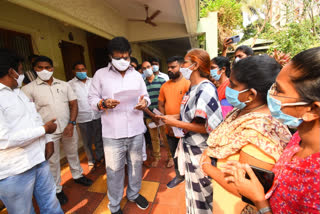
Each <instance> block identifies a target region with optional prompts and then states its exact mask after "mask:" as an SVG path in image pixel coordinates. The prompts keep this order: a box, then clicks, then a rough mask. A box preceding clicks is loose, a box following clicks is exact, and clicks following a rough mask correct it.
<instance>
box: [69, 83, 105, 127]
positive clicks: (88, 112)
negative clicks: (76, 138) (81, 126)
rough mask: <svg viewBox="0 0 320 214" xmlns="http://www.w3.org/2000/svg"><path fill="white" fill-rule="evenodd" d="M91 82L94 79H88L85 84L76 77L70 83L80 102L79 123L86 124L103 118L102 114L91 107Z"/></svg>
mask: <svg viewBox="0 0 320 214" xmlns="http://www.w3.org/2000/svg"><path fill="white" fill-rule="evenodd" d="M91 80H92V78H89V77H87V80H86V82H85V83H83V82H82V81H81V80H79V79H78V78H77V77H74V78H73V79H72V80H70V81H69V82H68V83H69V84H70V86H71V88H72V89H73V91H74V93H75V94H76V96H77V100H78V116H77V122H78V123H86V122H89V121H92V120H97V119H99V118H100V117H101V115H100V112H97V111H94V110H93V109H92V108H91V106H90V105H89V101H88V92H89V88H90V86H91Z"/></svg>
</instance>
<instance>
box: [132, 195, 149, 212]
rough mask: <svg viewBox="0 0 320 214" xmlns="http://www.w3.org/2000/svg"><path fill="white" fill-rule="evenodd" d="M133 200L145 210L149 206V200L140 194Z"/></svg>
mask: <svg viewBox="0 0 320 214" xmlns="http://www.w3.org/2000/svg"><path fill="white" fill-rule="evenodd" d="M130 201H131V200H130ZM131 202H135V203H136V205H137V206H138V207H139V208H140V209H142V210H145V209H147V208H148V207H149V202H148V201H147V199H146V198H145V197H143V196H142V195H140V194H139V196H138V197H137V198H136V199H135V200H133V201H131Z"/></svg>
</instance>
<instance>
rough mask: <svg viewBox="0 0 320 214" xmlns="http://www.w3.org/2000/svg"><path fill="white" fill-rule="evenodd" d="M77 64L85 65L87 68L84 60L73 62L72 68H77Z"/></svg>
mask: <svg viewBox="0 0 320 214" xmlns="http://www.w3.org/2000/svg"><path fill="white" fill-rule="evenodd" d="M77 65H83V66H84V67H85V68H86V64H84V62H81V61H78V62H75V63H73V65H72V70H74V69H76V66H77Z"/></svg>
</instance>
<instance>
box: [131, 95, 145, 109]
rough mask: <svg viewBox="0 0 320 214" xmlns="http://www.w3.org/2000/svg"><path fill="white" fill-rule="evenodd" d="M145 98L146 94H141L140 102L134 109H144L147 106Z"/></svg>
mask: <svg viewBox="0 0 320 214" xmlns="http://www.w3.org/2000/svg"><path fill="white" fill-rule="evenodd" d="M143 98H144V96H143V95H141V96H140V98H139V103H138V104H137V105H136V107H134V109H137V110H143V109H145V108H146V107H147V101H146V100H145V99H143Z"/></svg>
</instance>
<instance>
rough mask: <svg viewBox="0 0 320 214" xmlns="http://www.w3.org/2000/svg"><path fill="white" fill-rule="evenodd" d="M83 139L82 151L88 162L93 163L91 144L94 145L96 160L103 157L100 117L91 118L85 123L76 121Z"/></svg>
mask: <svg viewBox="0 0 320 214" xmlns="http://www.w3.org/2000/svg"><path fill="white" fill-rule="evenodd" d="M78 125H79V129H80V132H81V137H82V141H83V147H84V151H85V152H86V155H87V158H88V164H89V165H93V164H94V163H95V159H94V156H93V151H92V144H94V146H95V148H96V149H95V155H96V158H97V160H98V161H100V160H101V159H102V158H103V142H102V127H101V119H97V120H92V121H89V122H86V123H78Z"/></svg>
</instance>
